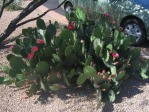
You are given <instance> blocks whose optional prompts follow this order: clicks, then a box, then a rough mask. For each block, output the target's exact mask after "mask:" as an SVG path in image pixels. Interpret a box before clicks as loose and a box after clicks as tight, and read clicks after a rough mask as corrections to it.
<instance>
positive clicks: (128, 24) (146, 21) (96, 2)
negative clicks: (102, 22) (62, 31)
mask: <svg viewBox="0 0 149 112" xmlns="http://www.w3.org/2000/svg"><path fill="white" fill-rule="evenodd" d="M59 2H60V3H61V2H63V0H59ZM72 7H81V8H83V9H84V11H85V12H86V13H87V14H89V15H90V16H91V17H92V18H95V16H96V18H97V17H98V16H97V15H98V14H99V15H100V14H104V13H109V14H110V15H111V16H112V18H113V19H114V20H115V21H116V23H117V24H118V25H119V26H121V27H122V28H123V29H124V32H125V33H126V35H133V36H135V37H136V43H141V42H142V41H144V40H146V39H149V0H67V1H66V2H65V4H64V5H63V8H64V9H65V11H68V12H70V11H71V9H72Z"/></svg>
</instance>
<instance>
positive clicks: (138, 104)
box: [0, 10, 149, 112]
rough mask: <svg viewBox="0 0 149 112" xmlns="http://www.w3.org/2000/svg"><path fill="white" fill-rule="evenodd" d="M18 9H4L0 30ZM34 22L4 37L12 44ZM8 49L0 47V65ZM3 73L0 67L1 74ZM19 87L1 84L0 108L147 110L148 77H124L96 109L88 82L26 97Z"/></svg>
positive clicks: (33, 111) (27, 111) (13, 111)
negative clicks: (115, 94) (113, 95)
mask: <svg viewBox="0 0 149 112" xmlns="http://www.w3.org/2000/svg"><path fill="white" fill-rule="evenodd" d="M19 13H20V11H13V12H8V11H5V12H4V14H3V17H2V18H1V19H0V33H2V32H3V31H4V29H5V28H6V27H7V25H8V23H9V22H10V20H12V18H15V17H16V16H17V15H18V14H19ZM38 14H41V11H40V10H36V11H34V12H33V13H32V14H31V15H30V16H28V17H26V19H28V18H32V17H35V16H38ZM43 19H44V20H45V21H46V22H48V21H49V20H52V21H54V19H53V18H52V17H50V16H44V17H43ZM35 24H36V22H31V23H28V24H26V25H23V26H21V27H20V28H18V29H17V30H16V31H15V32H14V33H13V34H12V35H11V36H9V38H8V39H7V40H8V42H10V43H8V44H13V43H14V42H13V41H12V42H11V40H13V39H14V38H15V37H17V36H19V35H20V34H21V30H22V29H23V28H26V27H29V26H30V27H34V26H35ZM148 51H149V50H148V48H142V55H143V56H149V55H148V54H149V52H148ZM9 53H10V49H9V48H4V47H3V48H2V47H1V49H0V60H1V61H0V66H1V65H3V64H4V65H8V62H7V60H6V55H7V54H9ZM2 75H5V74H4V73H2V71H1V70H0V76H2ZM24 97H25V94H23V93H22V90H18V89H17V88H15V86H13V85H11V86H9V87H7V86H5V85H0V112H149V80H143V81H142V80H141V81H140V80H135V79H130V80H128V81H125V82H124V83H123V84H122V87H121V93H120V94H119V95H118V97H117V100H116V101H115V103H113V104H112V103H109V102H108V101H107V100H105V101H104V103H103V105H102V106H101V108H100V109H98V110H96V106H97V101H96V95H95V90H93V89H91V87H90V86H88V87H86V88H81V87H68V88H64V89H62V90H60V91H58V92H47V93H38V94H37V95H35V96H33V97H31V98H29V99H25V98H24Z"/></svg>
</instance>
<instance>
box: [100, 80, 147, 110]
mask: <svg viewBox="0 0 149 112" xmlns="http://www.w3.org/2000/svg"><path fill="white" fill-rule="evenodd" d="M147 83H148V84H149V79H147V80H136V79H133V78H130V79H129V80H127V81H125V82H124V83H123V84H122V86H121V91H120V94H119V95H117V97H116V101H115V102H114V103H121V102H122V101H123V98H131V97H133V96H135V95H137V94H141V93H142V92H143V91H142V90H140V89H139V87H141V86H144V85H146V84H147ZM113 110H114V106H113V104H112V103H110V102H109V101H108V100H107V99H106V100H105V101H104V106H103V107H102V112H112V111H113Z"/></svg>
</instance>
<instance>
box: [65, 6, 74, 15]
mask: <svg viewBox="0 0 149 112" xmlns="http://www.w3.org/2000/svg"><path fill="white" fill-rule="evenodd" d="M65 11H66V12H68V13H69V14H70V13H71V11H72V6H70V5H68V6H67V7H66V8H65Z"/></svg>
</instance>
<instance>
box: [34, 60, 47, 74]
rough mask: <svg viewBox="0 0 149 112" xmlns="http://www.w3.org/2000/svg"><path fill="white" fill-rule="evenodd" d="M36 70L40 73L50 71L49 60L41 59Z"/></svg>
mask: <svg viewBox="0 0 149 112" xmlns="http://www.w3.org/2000/svg"><path fill="white" fill-rule="evenodd" d="M36 71H37V73H39V74H48V73H49V64H48V63H47V62H44V61H41V62H39V63H38V64H37V65H36Z"/></svg>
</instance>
